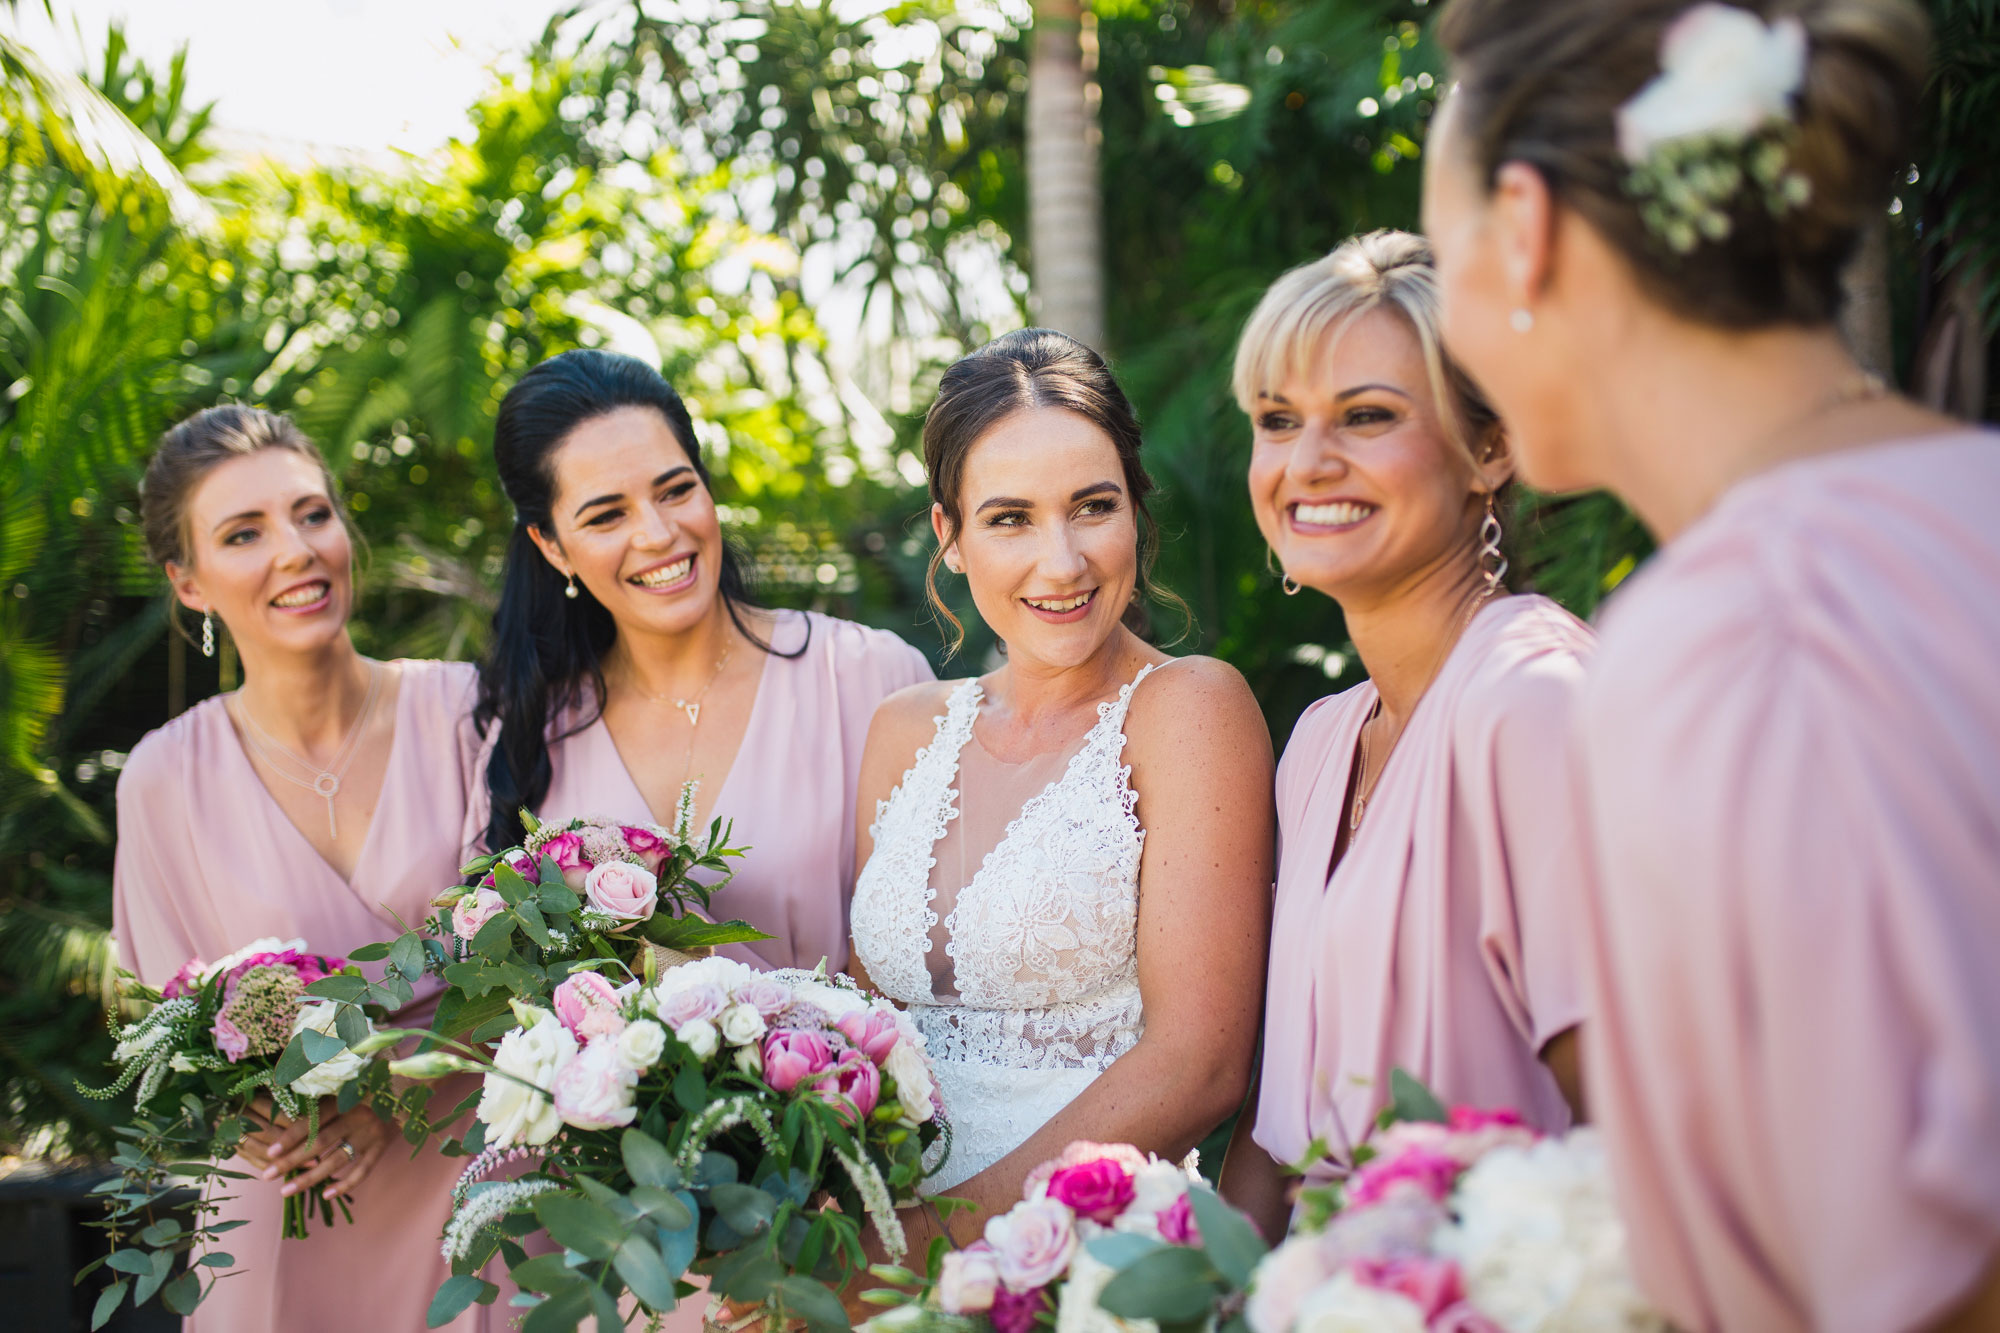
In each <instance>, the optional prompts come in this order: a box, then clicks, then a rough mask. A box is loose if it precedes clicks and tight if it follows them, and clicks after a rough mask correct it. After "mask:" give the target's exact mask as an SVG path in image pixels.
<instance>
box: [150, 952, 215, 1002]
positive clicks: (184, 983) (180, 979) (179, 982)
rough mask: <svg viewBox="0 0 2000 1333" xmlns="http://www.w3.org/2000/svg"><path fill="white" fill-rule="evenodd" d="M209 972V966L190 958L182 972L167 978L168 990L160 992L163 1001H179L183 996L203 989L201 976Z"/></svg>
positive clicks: (183, 964)
mask: <svg viewBox="0 0 2000 1333" xmlns="http://www.w3.org/2000/svg"><path fill="white" fill-rule="evenodd" d="M206 971H208V964H207V963H204V962H202V961H201V959H199V958H190V959H188V960H187V961H186V962H185V963H182V964H181V970H180V971H178V972H176V973H174V974H173V975H172V976H171V977H168V978H167V984H166V988H165V989H163V990H162V991H161V992H160V998H161V999H163V1000H178V999H180V998H181V997H182V996H183V995H192V994H194V993H195V991H196V990H198V989H200V987H201V974H202V973H204V972H206Z"/></svg>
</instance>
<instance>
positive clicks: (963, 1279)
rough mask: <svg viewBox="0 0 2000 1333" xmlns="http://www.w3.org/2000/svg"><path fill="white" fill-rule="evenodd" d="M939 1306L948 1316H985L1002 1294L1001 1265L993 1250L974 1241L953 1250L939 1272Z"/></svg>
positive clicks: (984, 1244)
mask: <svg viewBox="0 0 2000 1333" xmlns="http://www.w3.org/2000/svg"><path fill="white" fill-rule="evenodd" d="M937 1292H938V1304H939V1305H940V1306H942V1307H943V1309H944V1312H945V1313H946V1314H985V1313H986V1312H987V1311H988V1310H991V1309H992V1308H993V1302H994V1299H995V1298H996V1297H998V1296H999V1294H1000V1264H999V1261H998V1260H996V1259H995V1258H994V1257H993V1247H992V1246H991V1245H988V1244H987V1243H986V1242H985V1241H983V1240H980V1241H974V1242H973V1243H972V1244H970V1245H968V1246H966V1247H965V1248H964V1249H962V1250H952V1251H951V1252H949V1253H948V1254H946V1255H945V1257H944V1265H943V1267H941V1268H940V1269H939V1270H938V1288H937Z"/></svg>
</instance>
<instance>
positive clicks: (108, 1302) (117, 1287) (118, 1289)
mask: <svg viewBox="0 0 2000 1333" xmlns="http://www.w3.org/2000/svg"><path fill="white" fill-rule="evenodd" d="M125 1285H126V1284H125V1283H123V1282H114V1283H112V1284H111V1285H110V1286H108V1287H106V1288H105V1289H104V1290H103V1291H102V1292H100V1293H99V1294H98V1297H97V1304H96V1305H95V1306H93V1307H92V1308H91V1311H90V1327H91V1328H92V1329H93V1330H96V1329H100V1328H103V1327H104V1325H105V1323H106V1322H107V1321H108V1320H109V1319H110V1318H111V1316H112V1314H113V1312H115V1311H116V1310H117V1309H118V1302H120V1301H122V1300H124V1299H125Z"/></svg>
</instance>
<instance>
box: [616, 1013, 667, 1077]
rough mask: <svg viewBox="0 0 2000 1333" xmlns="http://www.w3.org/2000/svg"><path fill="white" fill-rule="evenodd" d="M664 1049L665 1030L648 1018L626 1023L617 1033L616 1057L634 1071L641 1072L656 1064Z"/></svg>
mask: <svg viewBox="0 0 2000 1333" xmlns="http://www.w3.org/2000/svg"><path fill="white" fill-rule="evenodd" d="M666 1050H667V1030H666V1029H665V1028H663V1027H661V1026H660V1025H659V1024H658V1023H654V1022H651V1021H650V1020H648V1019H644V1018H642V1019H640V1020H639V1021H638V1022H636V1023H628V1024H626V1025H625V1030H624V1031H623V1032H621V1033H619V1034H618V1058H619V1059H620V1060H622V1061H624V1062H625V1067H626V1068H627V1069H630V1070H632V1071H633V1072H634V1073H640V1074H643V1073H644V1072H645V1071H647V1070H648V1069H651V1068H652V1067H653V1066H654V1065H656V1064H658V1063H659V1062H660V1057H661V1056H662V1055H664V1054H666Z"/></svg>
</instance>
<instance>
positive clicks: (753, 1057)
mask: <svg viewBox="0 0 2000 1333" xmlns="http://www.w3.org/2000/svg"><path fill="white" fill-rule="evenodd" d="M736 1067H737V1068H738V1069H740V1070H742V1071H743V1072H744V1073H746V1074H749V1075H752V1076H753V1077H754V1076H757V1075H760V1074H762V1073H763V1072H764V1048H763V1047H761V1046H744V1047H741V1048H739V1049H738V1050H737V1052H736Z"/></svg>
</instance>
